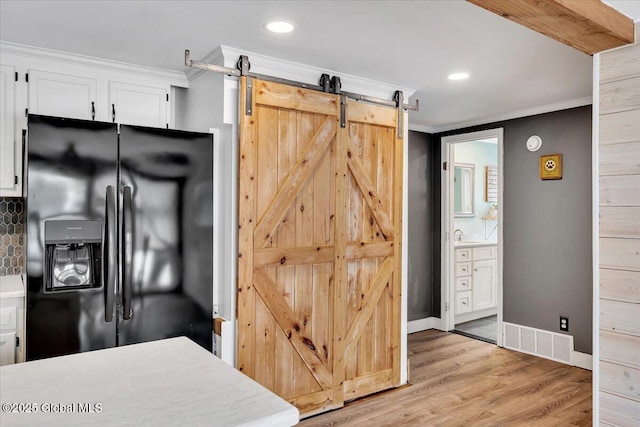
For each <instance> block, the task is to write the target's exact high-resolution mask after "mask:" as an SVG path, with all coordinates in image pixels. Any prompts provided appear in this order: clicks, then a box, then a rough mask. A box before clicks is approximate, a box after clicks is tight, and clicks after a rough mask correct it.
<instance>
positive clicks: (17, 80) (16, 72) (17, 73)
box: [16, 71, 18, 81]
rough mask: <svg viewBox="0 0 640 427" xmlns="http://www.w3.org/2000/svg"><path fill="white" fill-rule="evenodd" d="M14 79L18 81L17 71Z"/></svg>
mask: <svg viewBox="0 0 640 427" xmlns="http://www.w3.org/2000/svg"><path fill="white" fill-rule="evenodd" d="M16 81H18V72H17V71H16Z"/></svg>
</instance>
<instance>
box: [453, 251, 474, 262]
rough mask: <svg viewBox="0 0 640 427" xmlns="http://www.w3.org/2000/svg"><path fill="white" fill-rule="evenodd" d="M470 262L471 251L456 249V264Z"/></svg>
mask: <svg viewBox="0 0 640 427" xmlns="http://www.w3.org/2000/svg"><path fill="white" fill-rule="evenodd" d="M469 260H471V249H456V262H464V261H469Z"/></svg>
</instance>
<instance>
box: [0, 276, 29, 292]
mask: <svg viewBox="0 0 640 427" xmlns="http://www.w3.org/2000/svg"><path fill="white" fill-rule="evenodd" d="M22 297H24V283H23V280H22V276H20V275H11V276H0V298H22Z"/></svg>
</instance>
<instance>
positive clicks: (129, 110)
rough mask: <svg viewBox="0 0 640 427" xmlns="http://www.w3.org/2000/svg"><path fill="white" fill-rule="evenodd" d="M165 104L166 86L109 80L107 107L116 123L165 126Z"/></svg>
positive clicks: (166, 102) (166, 103)
mask: <svg viewBox="0 0 640 427" xmlns="http://www.w3.org/2000/svg"><path fill="white" fill-rule="evenodd" d="M167 105H168V101H167V88H158V87H149V86H140V85H133V84H128V83H120V82H109V109H110V111H111V114H112V115H115V122H117V123H120V124H126V125H138V126H150V127H162V128H163V127H167V123H168V122H167ZM112 117H113V116H112Z"/></svg>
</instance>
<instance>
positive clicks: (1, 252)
mask: <svg viewBox="0 0 640 427" xmlns="http://www.w3.org/2000/svg"><path fill="white" fill-rule="evenodd" d="M24 258H25V253H24V202H23V199H22V198H20V197H0V276H8V275H11V274H22V273H23V272H24Z"/></svg>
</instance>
